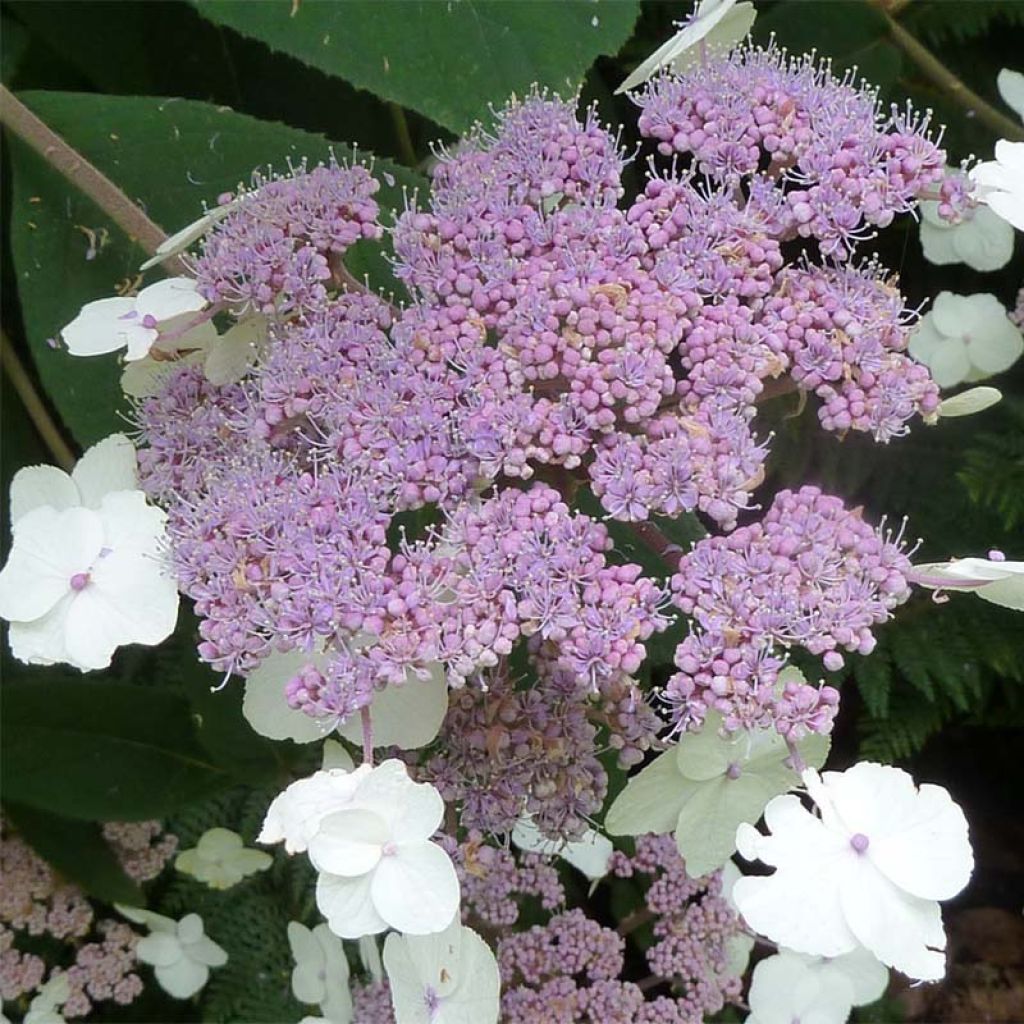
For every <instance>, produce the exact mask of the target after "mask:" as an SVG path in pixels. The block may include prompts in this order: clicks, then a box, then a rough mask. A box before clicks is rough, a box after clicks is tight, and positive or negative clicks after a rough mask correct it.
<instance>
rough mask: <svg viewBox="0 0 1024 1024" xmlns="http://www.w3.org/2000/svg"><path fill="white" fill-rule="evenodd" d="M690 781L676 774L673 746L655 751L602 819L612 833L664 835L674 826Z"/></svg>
mask: <svg viewBox="0 0 1024 1024" xmlns="http://www.w3.org/2000/svg"><path fill="white" fill-rule="evenodd" d="M691 790H692V785H687V784H686V783H685V782H684V780H683V777H682V775H680V774H679V764H678V756H677V753H676V748H675V747H672V748H671V749H669V750H666V751H665V753H663V754H659V755H658V756H657V757H656V758H655V759H654V760H653V761H652V762H651V763H650V764H649V765H647V767H645V768H644V769H642V770H641V771H640V772H638V773H637V774H636V775H634V776H633V777H632V778H631V779H630V780H629V782H627V783H626V787H625V789H623V790H622V792H621V793H619V795H618V796H617V797H616V798H615V801H614V803H612V805H611V807H610V808H609V809H608V813H607V815H606V816H605V819H604V827H605V831H606V832H608V834H609V835H613V836H639V835H643V834H644V833H647V832H653V833H655V834H656V835H666V834H667V833H669V832H672V831H674V830H675V827H676V821H677V820H678V818H679V812H680V811H681V810H682V807H683V804H684V803H685V802H686V800H687V799H688V797H689V795H690V793H691Z"/></svg>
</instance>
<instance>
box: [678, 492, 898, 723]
mask: <svg viewBox="0 0 1024 1024" xmlns="http://www.w3.org/2000/svg"><path fill="white" fill-rule="evenodd" d="M909 570H910V561H909V559H908V558H907V556H906V554H905V553H904V551H903V549H902V544H901V538H899V537H897V538H895V539H892V538H890V537H888V536H886V535H883V534H882V533H881V532H880V531H879V530H876V529H875V528H874V527H872V526H870V525H869V524H868V523H866V522H864V520H863V519H862V518H861V514H860V511H859V510H855V511H852V512H851V511H848V510H847V509H846V508H845V507H844V506H843V503H842V501H841V500H840V499H838V498H834V497H829V496H827V495H824V494H822V493H821V491H820V490H818V489H817V488H816V487H803V488H801V489H800V490H799V491H798V492H792V491H780V492H779V493H778V494H777V495H776V497H775V500H774V502H773V503H772V506H771V508H770V509H769V510H768V512H767V513H766V514H765V516H764V518H763V519H762V520H761V521H760V522H757V523H752V524H751V525H750V526H744V527H741V528H740V529H738V530H736V531H734V532H733V533H731V534H729V535H728V536H724V537H708V538H706V539H704V540H702V541H700V542H699V543H698V544H696V545H695V546H694V548H693V550H692V551H690V552H689V554H687V555H685V556H684V557H683V558H682V559H681V560H680V562H679V567H678V571H677V573H676V575H675V576H673V578H672V591H673V594H674V599H675V601H676V604H677V605H678V606H679V607H680V608H681V609H682V610H683V611H684V612H685V613H686V614H687V615H689V616H691V617H692V619H693V629H692V632H691V633H690V635H689V636H688V637H687V638H686V639H685V640H684V641H683V642H682V643H681V644H680V645H679V647H678V648H677V650H676V656H675V661H676V665H677V667H678V668H679V672H677V673H676V674H675V675H674V676H673V677H672V678H671V679H670V680H669V682H668V685H667V686H666V689H665V697H666V699H667V700H668V701H669V702H670V703H671V704H673V705H674V709H675V715H676V718H677V721H678V723H679V724H680V725H682V726H683V727H686V726H688V725H690V724H691V723H692V724H699V723H700V722H701V721H703V718H704V714H705V712H706V711H707V710H708V709H709V708H714V709H715V710H717V711H719V712H721V713H722V715H723V716H724V717H725V726H726V728H727V729H731V730H732V729H741V728H754V727H765V726H768V725H774V726H775V728H776V729H777V730H778V731H779V732H780V733H781V734H782V735H784V736H787V737H790V738H792V739H793V740H797V739H799V738H800V737H801V736H803V735H804V734H805V733H806V732H808V731H810V732H828V731H829V729H830V728H831V723H832V719H833V717H834V716H835V712H836V709H837V706H838V703H839V694H838V692H837V691H836V690H834V689H833V688H832V687H829V686H823V687H821V688H817V687H813V686H810V685H807V684H799V683H794V682H790V683H788V684H786V685H785V686H784V687H783V688H782V689H781V691H780V689H779V687H778V686H777V680H778V673H779V670H780V669H781V668H782V666H783V665H784V663H785V657H784V650H785V649H786V648H789V647H792V646H799V647H803V648H806V649H807V650H808V651H810V652H811V653H812V654H816V655H823V656H824V659H823V660H824V663H825V667H826V668H828V669H832V670H835V669H838V668H841V667H842V665H843V657H842V654H841V653H840V651H841V650H847V651H856V652H858V653H859V654H870V653H871V651H872V650H873V649H874V646H875V638H874V636H873V634H872V632H871V627H872V626H874V625H877V624H879V623H882V622H885V621H886V620H887V619H888V618H889V617H890V616H891V614H892V610H893V609H894V608H895V607H896V606H897V605H899V604H902V603H903V602H904V601H905V600H906V599H907V597H908V596H909V594H910V590H909V584H908V581H907V574H908V572H909Z"/></svg>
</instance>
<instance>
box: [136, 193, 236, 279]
mask: <svg viewBox="0 0 1024 1024" xmlns="http://www.w3.org/2000/svg"><path fill="white" fill-rule="evenodd" d="M240 202H241V197H240V196H239V197H238V198H236V199H229V200H228V201H227V202H223V203H220V204H219V205H218V206H215V207H213V209H210V210H207V211H206V213H204V214H203V215H202V217H198V218H197V219H196V220H194V221H192V223H191V224H186V225H185V226H184V227H183V228H181V230H179V231H175V232H174V234H173V235H168V237H167V238H165V239H164V240H163V241H162V242H161V243H160V244H159V245H158V246H157V247H156V251H155V252H154V253H153V255H152V256H150V258H149V259H148V260H146V262H145V263H143V264H142V265H141V266H140V267H139V270H149V268H150V267H155V266H156V265H157V264H158V263H163V261H164V260H166V259H170V257H171V256H177V255H178V253H180V252H184V251H185V250H186V249H188V248H189V247H190V246H191V245H192V243H193V242H198V241H199V239H200V238H202V237H203V235H205V234H206V232H207V231H209V230H210V228H212V227H213V225H214V224H216V223H217V221H219V220H223V219H224V218H225V217H226V216H227V215H228V214H229V213H231V211H232V210H236V209H237V208H238V204H239V203H240Z"/></svg>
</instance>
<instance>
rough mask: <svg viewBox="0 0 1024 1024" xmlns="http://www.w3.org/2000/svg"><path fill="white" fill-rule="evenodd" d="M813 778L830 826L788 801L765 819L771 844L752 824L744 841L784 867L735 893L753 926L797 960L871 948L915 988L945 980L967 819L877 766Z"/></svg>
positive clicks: (937, 789) (807, 777) (963, 870)
mask: <svg viewBox="0 0 1024 1024" xmlns="http://www.w3.org/2000/svg"><path fill="white" fill-rule="evenodd" d="M803 777H804V783H805V784H806V786H807V790H808V792H809V793H810V795H811V797H812V799H813V800H814V802H815V804H816V805H817V807H818V810H819V811H820V814H821V817H817V816H815V815H814V814H812V813H811V812H810V811H808V810H807V809H806V808H805V807H804V805H803V804H802V803H801V802H800V799H799V798H798V797H796V796H793V795H787V796H779V797H776V798H775V799H774V800H772V802H771V803H770V804H768V807H767V808H766V809H765V814H764V817H765V823H766V825H767V826H768V830H769V834H768V835H767V836H766V835H763V834H762V833H761V832H759V831H758V830H757V829H756V828H754V827H753V826H752V825H748V824H743V825H740V827H739V829H738V831H737V836H736V839H737V845H738V847H739V851H740V853H741V854H742V855H743V856H744V857H746V858H747V859H748V860H762V861H764V863H766V864H769V865H771V866H772V867H774V868H775V872H774V873H773V874H771V875H768V876H758V877H752V876H747V877H744V878H741V879H740V880H739V881H738V882H737V883H736V885H735V886H734V888H733V899H734V900H735V901H736V905H737V906H738V907H739V910H740V913H741V914H742V915H743V917H744V919H745V920H746V922H747V924H748V925H750V927H751V928H753V929H754V930H755V931H758V932H760V933H761V934H762V935H766V936H767V937H768V938H770V939H771V940H772V941H774V942H777V943H778V944H779V945H782V946H786V947H788V948H790V949H792V950H795V951H796V952H798V953H808V954H811V955H815V956H826V957H837V956H841V955H842V954H844V953H851V952H853V951H854V950H855V949H857V948H858V947H859V946H863V947H865V948H866V949H868V950H870V951H871V952H872V953H873V954H874V955H875V956H876V957H877V958H878V959H879V960H881V961H882V963H884V964H887V965H888V966H890V967H895V968H896V969H897V970H899V971H902V972H903V973H904V974H906V975H907V976H908V977H910V978H916V979H922V980H925V981H932V980H936V979H938V978H941V977H942V976H943V974H944V973H945V969H946V964H945V955H944V953H943V952H942V950H944V949H945V948H946V933H945V932H944V930H943V927H942V914H941V912H940V910H939V904H938V902H937V901H938V900H945V899H950V898H951V897H953V896H955V895H956V894H957V893H958V892H960V890H961V889H962V888H963V887H964V886H965V885H966V884H967V881H968V879H969V878H970V876H971V871H972V869H973V866H974V858H973V855H972V853H971V845H970V842H969V841H968V837H967V821H966V819H965V818H964V815H963V811H961V810H960V808H959V807H958V806H957V805H956V804H955V803H954V802H953V801H952V799H951V798H950V795H949V793H948V792H947V791H946V790H945V789H943V788H942V787H941V786H933V785H923V786H921V787H920V788H918V787H916V786H915V785H914V780H913V779H912V778H911V777H910V776H909V775H908V774H907V773H906V772H905V771H902V770H901V769H899V768H893V767H889V766H886V765H880V764H874V763H872V762H867V761H865V762H862V763H860V764H856V765H854V766H853V767H852V768H850V769H849V770H847V771H845V772H826V773H825V774H824V776H821V777H819V775H818V773H817V772H816V771H814V770H813V769H808V770H807V771H805V772H804V776H803Z"/></svg>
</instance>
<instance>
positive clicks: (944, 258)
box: [921, 200, 1013, 273]
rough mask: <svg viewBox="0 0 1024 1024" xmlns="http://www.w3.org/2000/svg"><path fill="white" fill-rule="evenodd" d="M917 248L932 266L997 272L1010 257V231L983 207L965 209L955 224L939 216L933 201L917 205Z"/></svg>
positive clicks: (937, 207)
mask: <svg viewBox="0 0 1024 1024" xmlns="http://www.w3.org/2000/svg"><path fill="white" fill-rule="evenodd" d="M921 248H922V249H923V250H924V256H925V259H926V260H928V261H929V262H930V263H934V264H935V265H936V266H945V265H947V264H950V263H966V264H967V266H969V267H972V268H973V269H974V270H979V271H982V272H983V273H984V272H988V271H992V270H999V269H1000V267H1005V266H1006V264H1007V263H1009V262H1010V257H1011V256H1013V228H1012V227H1011V226H1010V225H1009V224H1007V223H1006V221H1005V220H1003V218H1002V217H1000V216H998V215H997V214H996V213H994V212H993V211H992V210H990V209H989V208H988V207H987V206H975V207H974V208H973V209H971V210H968V211H967V212H966V213H965V214H964V216H963V219H962V220H960V221H959V222H958V223H950V222H949V221H947V220H943V219H942V218H941V217H940V216H939V204H938V202H937V201H935V200H926V201H925V202H923V203H921Z"/></svg>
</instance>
